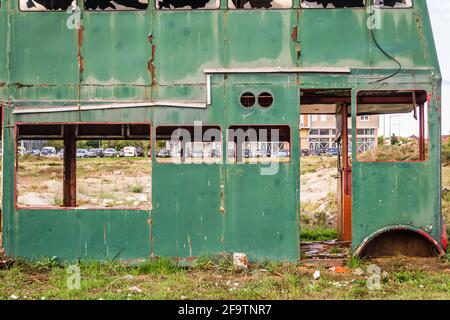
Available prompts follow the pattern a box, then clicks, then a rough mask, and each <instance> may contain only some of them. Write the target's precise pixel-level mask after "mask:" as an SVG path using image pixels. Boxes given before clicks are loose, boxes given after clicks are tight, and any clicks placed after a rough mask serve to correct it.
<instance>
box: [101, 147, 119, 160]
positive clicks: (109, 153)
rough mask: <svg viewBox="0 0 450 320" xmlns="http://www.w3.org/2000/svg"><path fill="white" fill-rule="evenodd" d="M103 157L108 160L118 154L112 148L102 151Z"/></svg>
mask: <svg viewBox="0 0 450 320" xmlns="http://www.w3.org/2000/svg"><path fill="white" fill-rule="evenodd" d="M103 155H104V156H105V157H108V158H109V157H117V156H118V153H117V151H116V149H114V148H107V149H105V150H104V151H103Z"/></svg>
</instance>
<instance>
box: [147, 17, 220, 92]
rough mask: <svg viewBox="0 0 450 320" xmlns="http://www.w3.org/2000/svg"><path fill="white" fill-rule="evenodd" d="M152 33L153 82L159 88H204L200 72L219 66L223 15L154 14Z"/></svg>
mask: <svg viewBox="0 0 450 320" xmlns="http://www.w3.org/2000/svg"><path fill="white" fill-rule="evenodd" d="M153 31H154V32H153V36H154V44H155V61H154V63H155V68H156V81H157V83H158V85H160V86H167V85H168V86H173V85H177V84H183V85H185V84H187V83H189V84H202V85H204V84H205V76H204V74H203V69H205V68H207V67H217V66H220V65H222V64H223V59H224V58H223V57H224V44H223V12H222V11H220V10H207V11H185V12H175V13H174V12H167V11H164V12H161V11H158V13H157V15H156V17H155V19H154V25H153ZM192 48H195V50H192ZM170 98H172V99H173V98H179V97H178V96H170Z"/></svg>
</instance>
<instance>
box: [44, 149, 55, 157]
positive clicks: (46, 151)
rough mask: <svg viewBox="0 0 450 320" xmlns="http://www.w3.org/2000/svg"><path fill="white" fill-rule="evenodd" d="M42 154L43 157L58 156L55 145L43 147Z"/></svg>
mask: <svg viewBox="0 0 450 320" xmlns="http://www.w3.org/2000/svg"><path fill="white" fill-rule="evenodd" d="M41 155H42V156H43V157H57V154H56V148H55V147H43V148H42V150H41Z"/></svg>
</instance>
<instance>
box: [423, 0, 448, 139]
mask: <svg viewBox="0 0 450 320" xmlns="http://www.w3.org/2000/svg"><path fill="white" fill-rule="evenodd" d="M427 3H428V10H429V11H430V16H431V24H432V25H433V33H434V41H435V42H436V46H437V51H438V55H439V64H440V65H441V72H442V77H443V86H442V113H443V114H442V134H449V133H450V37H449V32H450V1H449V0H427Z"/></svg>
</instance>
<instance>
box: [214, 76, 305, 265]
mask: <svg viewBox="0 0 450 320" xmlns="http://www.w3.org/2000/svg"><path fill="white" fill-rule="evenodd" d="M293 78H294V77H293V76H288V75H264V76H261V75H259V79H258V80H259V81H260V80H263V83H267V84H260V83H261V82H260V83H259V84H257V83H256V77H255V78H253V76H238V75H236V76H229V77H228V81H227V83H226V97H225V119H226V125H225V127H226V128H225V127H224V130H226V129H228V133H227V134H225V135H224V144H225V145H226V146H227V147H226V148H224V153H226V154H227V161H226V164H225V165H224V170H225V174H224V176H225V180H224V181H225V185H224V190H225V192H224V197H225V198H224V199H223V202H224V204H225V208H224V209H225V211H224V218H225V221H224V223H225V229H224V237H223V243H224V247H225V249H226V250H227V251H228V252H240V253H245V254H247V256H248V257H249V259H250V260H264V259H270V260H287V261H295V260H297V259H298V256H299V225H298V216H299V215H298V208H299V130H298V123H299V107H298V106H299V94H298V92H297V89H296V86H295V85H294V84H292V85H291V84H290V83H291V81H294V79H293ZM253 80H255V81H253ZM246 82H247V83H248V84H243V83H246ZM235 83H236V84H235ZM246 92H249V93H252V94H253V95H254V96H255V102H254V104H253V105H252V106H247V107H245V106H243V105H242V104H241V101H240V100H241V99H240V98H241V96H242V94H243V93H246ZM262 93H263V94H265V93H269V94H270V95H272V96H273V102H272V104H271V106H269V107H263V106H262V105H261V103H260V102H264V101H258V100H259V99H258V97H259V96H260V94H262ZM250 97H251V95H250ZM244 101H245V99H244ZM244 104H245V102H244ZM250 104H251V98H250V102H249V103H248V105H250ZM239 128H240V129H242V131H243V132H245V133H247V135H248V134H249V133H250V131H247V130H249V129H250V130H252V129H253V130H254V131H253V132H255V131H256V133H257V139H256V140H257V142H256V146H255V143H253V140H254V139H253V140H252V139H251V138H250V137H247V138H245V137H244V138H243V139H241V140H239V138H236V136H238V132H237V130H235V131H234V132H230V130H234V129H239ZM264 129H268V130H267V133H266V137H265V138H264V137H263V136H264V134H263V131H262V130H264ZM277 129H279V137H278V138H279V139H278V140H282V142H283V143H282V145H283V146H282V147H277V146H275V145H276V141H277V138H276V137H272V138H273V139H270V138H268V137H270V135H271V134H274V135H276V131H271V130H277ZM286 130H287V131H286ZM241 133H242V132H241ZM250 135H251V133H250ZM286 136H287V137H286ZM228 140H229V141H228ZM246 140H247V141H246ZM266 140H271V145H272V150H271V151H270V152H271V153H272V154H271V157H266V158H265V157H264V156H265V155H264V153H265V152H267V149H269V148H267V147H266V146H265V144H264V142H265V141H266ZM233 141H234V142H237V143H234V148H233V143H232V142H233ZM241 141H244V142H243V143H241ZM278 142H280V143H281V141H278ZM236 145H238V147H237V148H236V147H235V146H236ZM239 145H241V146H242V147H241V152H240V153H241V155H242V158H240V157H239V151H237V150H239V148H240V147H239ZM266 148H267V149H266ZM280 148H284V149H289V158H288V159H286V158H284V157H285V155H286V154H285V153H284V152H283V150H281V151H280ZM276 149H278V150H276ZM236 151H237V153H236ZM267 153H269V152H267ZM282 158H283V159H282ZM240 160H241V161H242V163H239V161H240Z"/></svg>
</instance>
